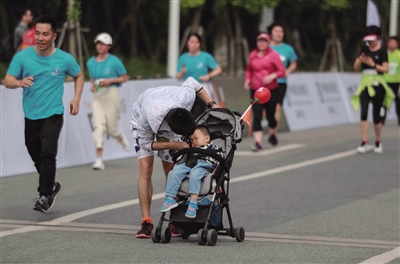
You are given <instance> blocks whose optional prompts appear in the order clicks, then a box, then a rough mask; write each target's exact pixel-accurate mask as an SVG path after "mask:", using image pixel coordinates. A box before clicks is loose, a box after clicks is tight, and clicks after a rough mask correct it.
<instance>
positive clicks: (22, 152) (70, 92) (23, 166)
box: [0, 79, 181, 177]
mask: <svg viewBox="0 0 400 264" xmlns="http://www.w3.org/2000/svg"><path fill="white" fill-rule="evenodd" d="M180 83H181V82H178V81H177V80H174V79H157V80H138V81H129V82H127V83H125V84H124V85H123V86H122V87H121V88H120V89H119V92H120V95H121V100H122V107H121V108H122V110H121V122H120V128H121V131H122V132H123V133H124V134H125V136H126V137H127V138H128V140H129V142H130V143H131V148H130V150H129V151H124V150H123V148H122V146H121V145H119V144H117V143H116V141H115V140H114V139H113V138H107V140H106V141H105V146H104V160H113V159H120V158H128V157H134V156H136V153H135V150H134V148H133V139H132V137H131V133H130V120H131V108H132V105H133V103H134V102H135V101H136V100H137V98H138V97H139V95H140V94H141V93H142V92H143V91H145V90H146V89H148V88H152V87H158V86H164V85H180ZM73 96H74V84H73V83H65V89H64V97H63V99H64V106H65V109H66V111H65V112H64V126H63V128H62V131H61V134H60V139H59V148H58V155H57V167H58V168H65V167H70V166H76V165H82V164H88V163H91V162H94V160H95V159H96V153H95V145H94V141H93V137H92V120H91V117H92V107H91V102H92V93H91V92H90V83H88V82H87V83H85V86H84V90H83V93H82V99H81V104H80V110H79V114H78V115H76V116H71V115H70V114H69V113H68V112H67V111H68V109H69V102H70V101H71V100H72V98H73ZM0 101H1V106H0V110H1V113H0V125H1V128H0V140H1V141H0V149H1V154H0V177H3V176H10V175H16V174H23V173H31V172H35V171H36V170H35V167H34V166H33V162H32V160H31V158H30V156H29V154H28V152H27V150H26V147H25V142H24V114H23V110H22V89H17V90H11V89H6V88H5V87H4V86H0ZM133 162H136V161H133Z"/></svg>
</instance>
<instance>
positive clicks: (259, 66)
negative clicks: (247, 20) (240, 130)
mask: <svg viewBox="0 0 400 264" xmlns="http://www.w3.org/2000/svg"><path fill="white" fill-rule="evenodd" d="M270 41H271V39H270V36H269V35H268V34H267V33H260V34H259V35H258V36H257V48H256V49H254V50H253V51H251V52H250V55H249V63H248V65H247V68H246V76H245V81H244V89H246V90H248V91H249V92H250V100H251V101H253V100H254V93H255V92H256V90H257V89H258V88H260V87H264V88H267V89H269V90H270V91H271V99H270V100H269V101H268V102H266V103H265V104H258V103H257V104H253V106H252V109H253V137H254V141H255V143H254V146H252V150H253V151H260V150H262V138H263V128H262V126H261V120H262V114H263V111H264V110H265V111H266V113H267V120H268V127H269V131H268V132H269V138H268V142H269V143H271V145H272V146H276V145H277V144H278V138H277V137H276V131H277V122H276V119H275V108H276V104H277V102H278V98H279V97H278V90H277V88H278V82H277V79H278V78H281V77H283V76H285V67H284V66H283V64H282V62H281V60H280V58H279V54H278V53H277V52H275V51H274V50H273V49H272V48H271V47H270V46H269V42H270Z"/></svg>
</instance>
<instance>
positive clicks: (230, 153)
mask: <svg viewBox="0 0 400 264" xmlns="http://www.w3.org/2000/svg"><path fill="white" fill-rule="evenodd" d="M196 125H197V126H199V125H200V126H205V127H207V128H208V130H209V133H210V141H212V142H213V143H215V144H216V145H218V146H219V147H220V148H221V149H222V153H224V157H225V158H223V157H221V156H220V155H218V154H217V153H216V152H214V151H209V150H205V149H201V148H185V149H182V150H180V151H178V152H176V153H175V154H174V157H173V161H174V163H175V164H180V163H183V162H186V161H188V160H191V157H192V156H196V154H200V155H202V156H207V157H211V158H213V159H215V160H217V161H218V165H217V166H216V168H215V169H214V168H213V172H212V173H207V174H206V175H205V176H204V177H203V178H202V179H201V186H200V192H199V195H198V203H197V207H198V209H197V210H196V215H195V217H194V218H188V217H187V216H186V214H187V212H188V207H189V204H190V199H191V194H190V191H189V189H190V187H189V177H188V176H186V178H184V179H183V181H182V183H181V185H180V187H179V191H178V193H177V198H178V199H177V205H174V208H173V209H171V208H170V210H169V212H170V217H169V218H167V217H166V216H165V215H166V212H162V214H161V217H160V221H159V223H158V225H157V227H156V228H153V230H152V233H151V238H152V241H153V242H154V243H158V242H160V241H161V242H163V243H169V242H170V240H171V236H172V234H171V230H170V228H169V227H163V223H164V222H167V223H171V224H172V225H173V226H175V227H177V228H179V229H180V230H181V237H182V239H188V238H189V236H190V235H191V234H196V233H197V242H198V243H199V244H200V245H205V244H208V245H209V246H214V245H215V244H216V243H217V237H218V235H227V236H231V237H233V238H236V241H238V242H242V241H243V240H244V238H245V231H244V228H243V227H236V228H235V227H233V222H232V217H231V214H230V209H229V181H230V168H231V166H232V163H233V157H234V153H235V150H236V144H237V143H239V142H241V140H242V138H241V137H242V132H243V128H244V125H243V123H242V122H241V120H240V114H239V115H238V114H234V113H233V112H231V111H230V110H229V109H226V108H215V109H210V110H208V111H206V112H205V113H203V114H201V115H200V116H199V117H198V118H197V119H196ZM195 163H197V161H195ZM175 166H176V165H175ZM179 182H180V181H179ZM167 195H168V194H167ZM208 198H211V199H208ZM174 204H175V203H174ZM167 211H168V210H167ZM224 211H225V212H226V215H227V217H228V221H229V227H228V228H224V226H223V221H222V216H223V212H224Z"/></svg>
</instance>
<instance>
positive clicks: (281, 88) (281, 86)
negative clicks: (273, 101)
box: [276, 83, 287, 106]
mask: <svg viewBox="0 0 400 264" xmlns="http://www.w3.org/2000/svg"><path fill="white" fill-rule="evenodd" d="M286 89H287V84H286V83H279V86H278V88H276V90H277V92H278V93H277V94H278V99H277V103H278V104H280V105H281V106H282V105H283V99H284V98H285V94H286Z"/></svg>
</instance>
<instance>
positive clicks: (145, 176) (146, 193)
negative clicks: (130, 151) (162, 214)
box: [138, 156, 154, 218]
mask: <svg viewBox="0 0 400 264" xmlns="http://www.w3.org/2000/svg"><path fill="white" fill-rule="evenodd" d="M153 164H154V156H149V157H144V158H141V159H139V181H138V194H139V203H140V209H141V210H142V216H143V218H145V217H150V205H151V197H152V195H153V183H152V181H151V175H152V173H153Z"/></svg>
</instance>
